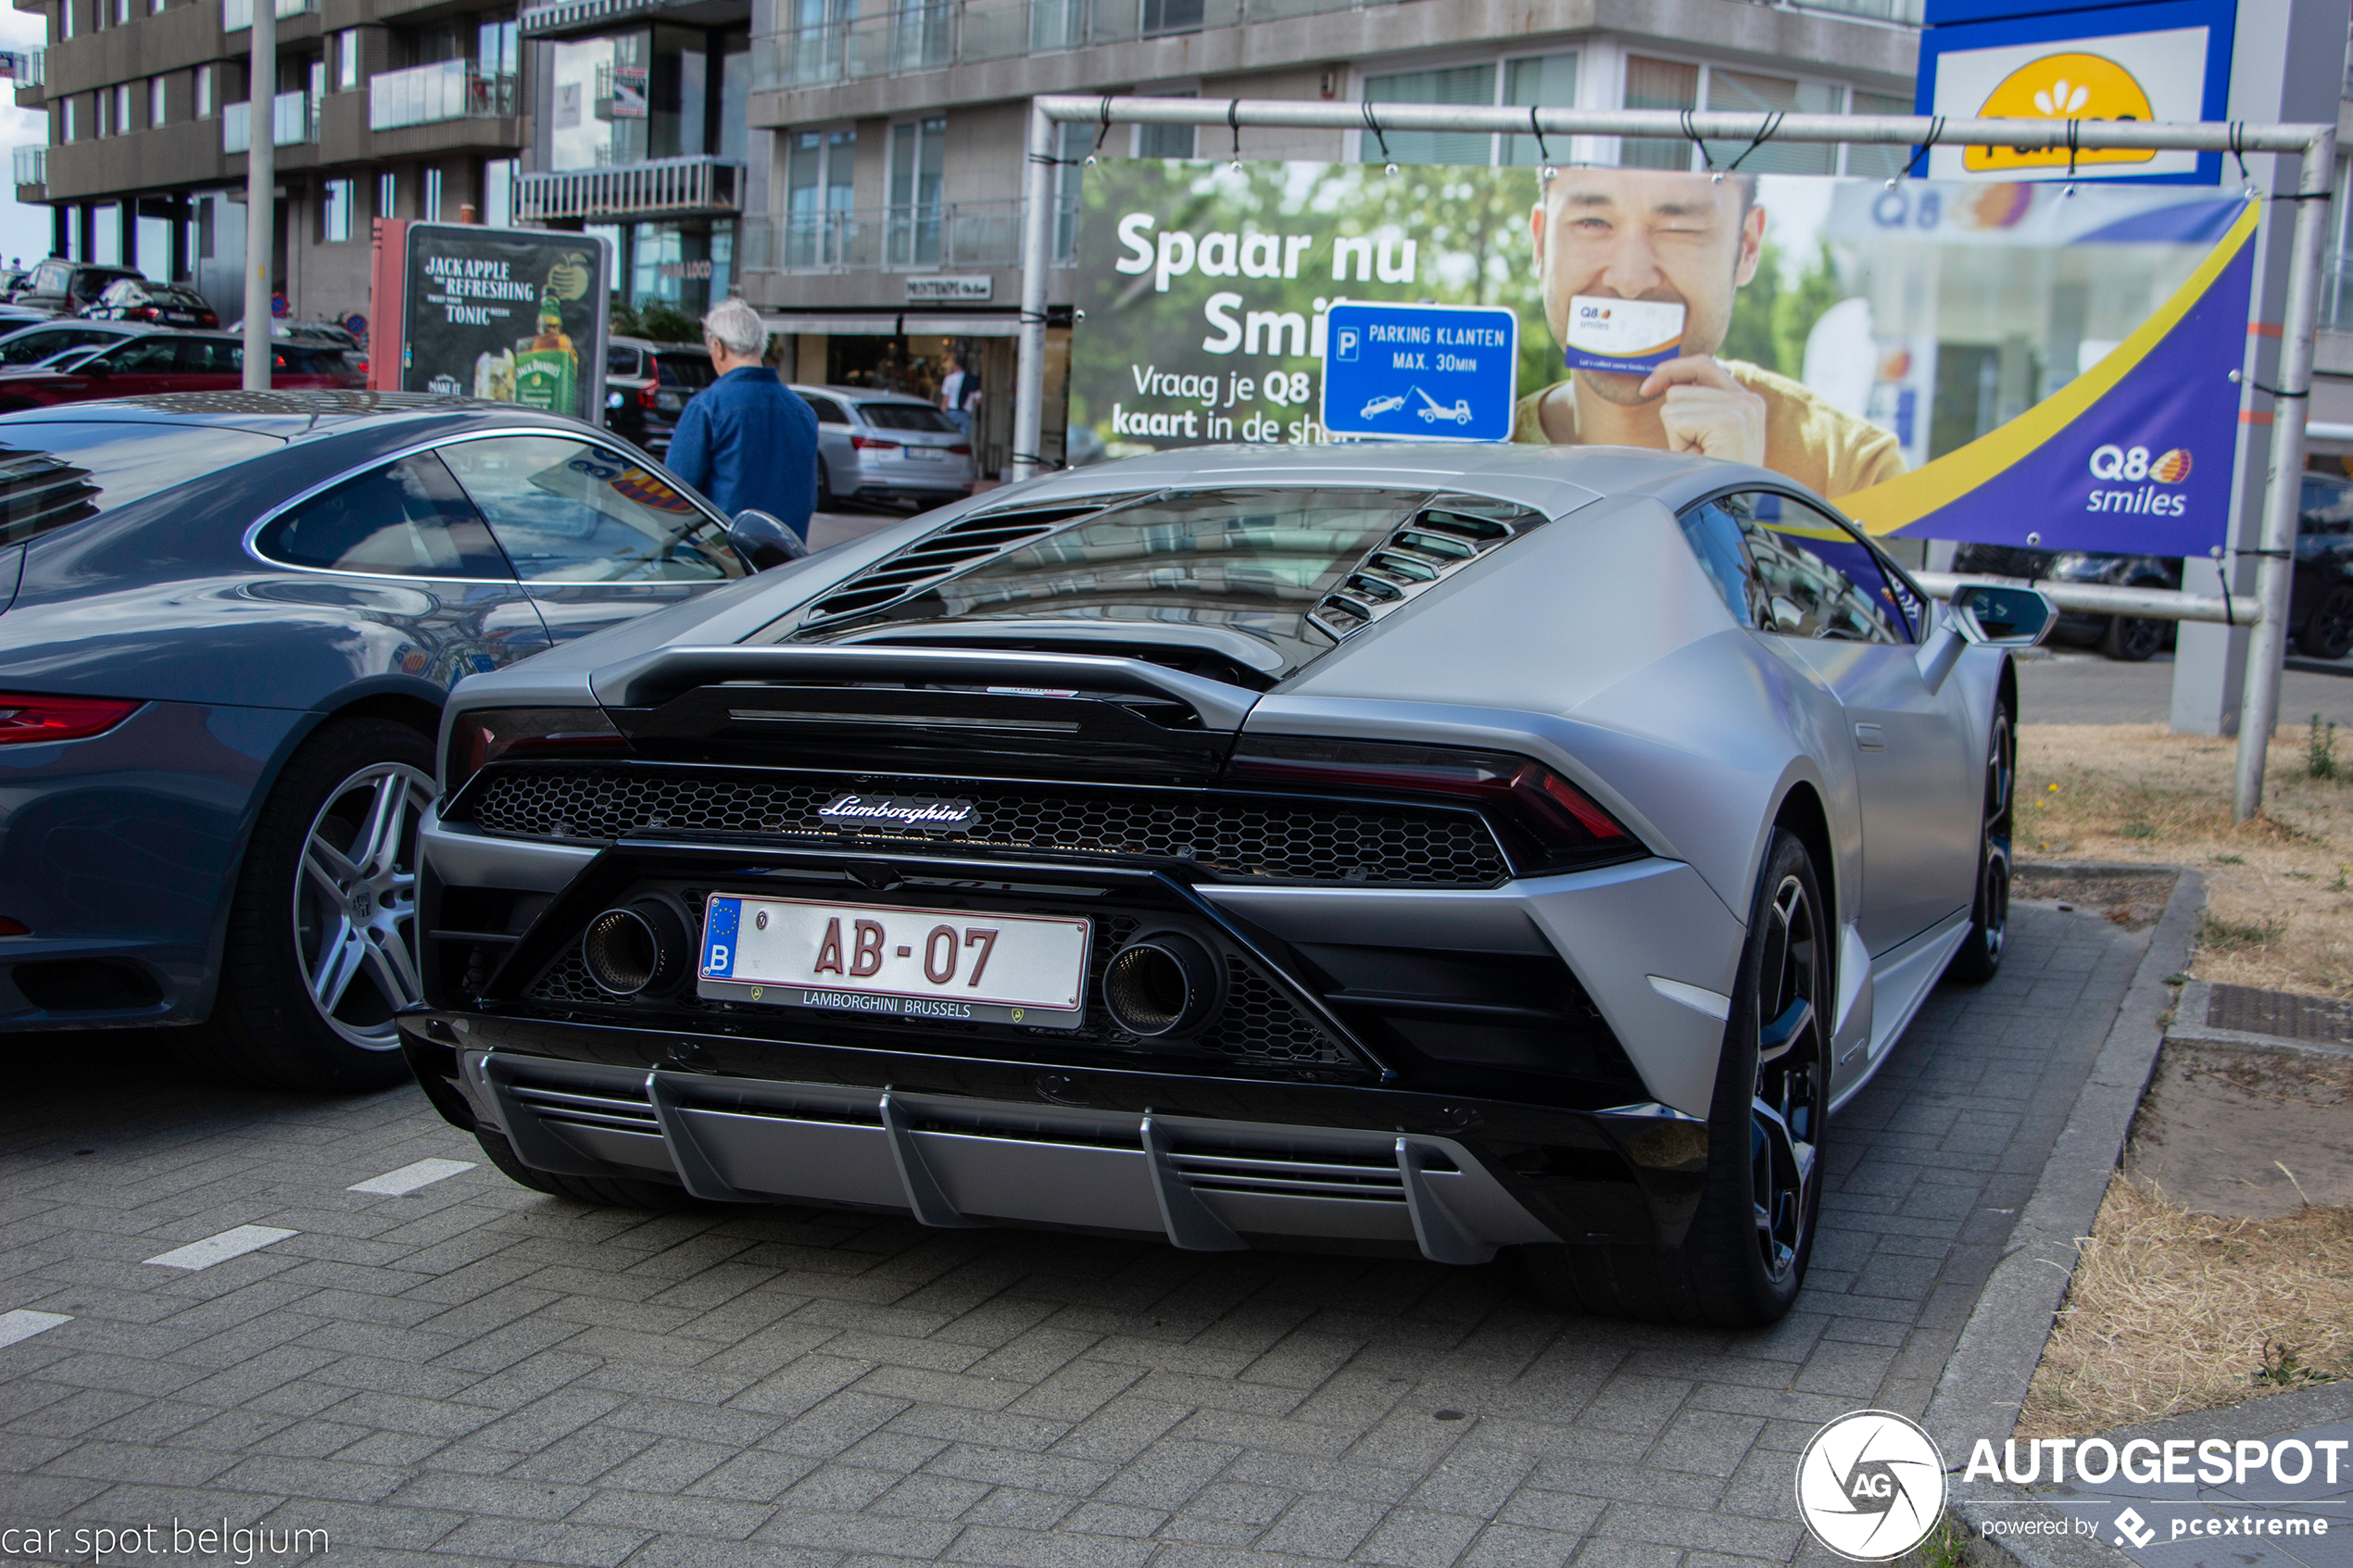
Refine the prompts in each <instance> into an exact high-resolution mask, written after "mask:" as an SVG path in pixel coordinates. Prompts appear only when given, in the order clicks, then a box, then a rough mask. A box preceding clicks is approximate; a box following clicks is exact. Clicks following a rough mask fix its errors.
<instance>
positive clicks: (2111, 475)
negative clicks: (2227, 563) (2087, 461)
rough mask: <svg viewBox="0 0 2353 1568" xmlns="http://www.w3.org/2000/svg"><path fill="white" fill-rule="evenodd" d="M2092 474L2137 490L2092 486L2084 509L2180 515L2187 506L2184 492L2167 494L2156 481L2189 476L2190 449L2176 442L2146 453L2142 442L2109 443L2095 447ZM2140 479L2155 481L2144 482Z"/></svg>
mask: <svg viewBox="0 0 2353 1568" xmlns="http://www.w3.org/2000/svg"><path fill="white" fill-rule="evenodd" d="M2090 466H2091V470H2092V477H2093V478H2094V479H2099V480H2106V481H2108V483H2115V482H2116V481H2118V480H2122V481H2123V482H2124V483H2127V484H2137V485H2140V488H2139V489H2137V490H2094V491H2093V492H2092V493H2091V495H2090V497H2089V498H2088V499H2086V500H2085V502H2084V503H2083V509H2084V510H2085V511H2087V512H2139V513H2142V514H2144V515H2145V516H2149V517H2180V516H2182V515H2183V513H2184V512H2185V511H2187V510H2188V508H2189V504H2190V498H2189V497H2188V496H2186V495H2166V494H2164V493H2163V492H2162V491H2160V490H2158V488H2157V486H2158V485H2159V484H2179V483H2182V481H2183V480H2185V479H2187V478H2189V476H2190V449H2189V448H2188V447H2186V446H2175V447H2172V448H2171V449H2170V450H2168V451H2165V452H2161V453H2159V454H2158V456H2157V457H2155V458H2151V457H2150V456H2149V449H2148V448H2147V447H2145V446H2129V447H2128V446H2118V445H2106V446H2101V447H2098V448H2096V449H2095V450H2094V451H2093V453H2092V460H2091V465H2090ZM2143 480H2149V481H2153V482H2154V483H2147V484H2143V483H2141V482H2142V481H2143Z"/></svg>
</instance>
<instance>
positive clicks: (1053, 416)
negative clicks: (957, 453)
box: [735, 0, 1919, 471]
mask: <svg viewBox="0 0 2353 1568" xmlns="http://www.w3.org/2000/svg"><path fill="white" fill-rule="evenodd" d="M1918 14H1919V13H1918V6H1917V0H1837V4H1836V5H1835V6H1834V7H1833V6H1829V5H1825V6H1809V7H1798V6H1786V5H1759V4H1749V3H1746V0H1390V3H1379V0H1373V3H1365V0H1355V3H1349V0H919V3H916V4H906V5H900V6H885V7H876V6H873V5H872V4H869V5H867V6H864V7H859V6H856V5H855V4H854V0H756V5H755V28H754V34H753V37H752V40H751V57H750V64H751V88H752V91H751V94H750V124H751V127H752V135H751V137H750V139H749V144H750V147H751V169H752V173H751V176H750V178H749V182H748V185H747V188H746V190H745V193H744V194H745V202H744V212H743V216H742V218H741V220H740V223H739V226H738V245H737V251H738V256H739V260H738V263H737V268H736V279H735V283H736V288H737V290H738V291H739V292H741V293H742V294H743V295H745V296H746V297H747V298H748V299H749V300H750V301H751V302H752V303H753V304H754V305H756V306H758V307H760V308H761V311H762V313H763V314H764V315H766V317H767V318H768V320H770V322H771V324H772V326H773V327H774V330H776V331H777V332H780V333H783V334H785V335H786V336H787V337H788V338H789V339H790V342H791V346H790V350H789V352H788V355H787V358H786V366H787V371H788V373H789V374H792V375H794V376H797V377H798V379H799V380H801V381H804V382H824V383H852V384H871V385H875V386H884V387H890V388H893V389H900V390H911V391H915V392H925V391H928V390H929V388H930V386H931V385H932V384H933V383H934V379H935V378H936V376H937V373H938V371H939V370H940V369H941V368H942V367H944V366H945V364H946V363H947V362H948V359H949V358H950V356H951V355H952V356H955V357H958V358H963V360H964V361H965V362H966V363H967V364H968V365H970V366H972V367H973V368H974V369H975V370H978V371H979V373H980V374H981V377H982V380H983V383H984V385H985V387H986V388H987V393H986V394H985V395H984V402H983V405H982V411H981V420H980V422H979V424H978V426H977V428H976V429H975V440H976V444H977V445H978V447H979V454H978V455H979V456H980V458H981V459H982V461H983V463H984V465H985V469H986V470H987V471H997V470H1000V469H1001V468H1002V467H1003V466H1004V464H1005V463H1006V462H1007V461H1008V460H1009V458H1010V455H1011V433H1012V401H1013V399H1012V395H1011V393H1012V384H1013V347H1014V334H1015V332H1016V330H1017V304H1018V299H1019V295H1020V281H1019V269H1018V267H1017V265H1016V262H1017V259H1018V246H1019V237H1020V232H1021V193H1022V170H1023V165H1024V153H1025V149H1024V144H1023V138H1024V135H1025V133H1026V124H1027V101H1028V99H1029V98H1030V96H1031V95H1032V94H1039V93H1085V94H1096V93H1136V94H1171V95H1198V96H1201V97H1204V98H1212V99H1222V98H1232V97H1244V98H1320V99H1340V100H1343V101H1350V102H1365V103H1372V104H1376V105H1378V104H1380V103H1445V104H1504V105H1530V106H1547V107H1597V108H1615V107H1638V108H1712V109H1738V110H1748V111H1755V110H1764V109H1785V110H1790V111H1793V112H1808V113H1833V114H1836V113H1909V112H1910V110H1911V107H1912V82H1913V73H1914V69H1915V63H1916V57H1917V54H1918V32H1917V30H1916V27H1915V26H1914V25H1913V24H1914V22H1915V21H1916V19H1917V17H1918ZM1099 129H1100V128H1098V127H1095V126H1080V125H1067V126H1064V127H1063V143H1062V146H1061V148H1060V149H1059V150H1060V156H1061V157H1062V159H1063V162H1062V163H1061V164H1060V165H1059V166H1058V168H1057V170H1056V174H1057V191H1056V198H1055V199H1056V207H1057V211H1056V214H1055V221H1054V224H1053V233H1054V244H1055V250H1056V259H1057V261H1058V262H1060V263H1063V264H1066V263H1067V262H1068V261H1069V259H1070V257H1071V254H1072V245H1073V241H1074V236H1075V227H1076V210H1077V182H1078V180H1079V179H1080V178H1081V177H1082V175H1081V163H1082V160H1083V158H1084V157H1086V156H1087V155H1088V153H1090V152H1093V151H1096V150H1097V149H1096V144H1097V140H1098V131H1099ZM1232 141H1233V138H1232V136H1231V135H1230V133H1229V132H1227V130H1226V129H1225V128H1224V127H1215V128H1202V129H1200V130H1198V131H1197V130H1195V129H1193V128H1190V127H1181V126H1160V127H1131V126H1120V127H1115V128H1114V129H1113V130H1112V131H1111V132H1109V133H1108V135H1107V136H1105V137H1104V138H1103V140H1102V145H1101V149H1100V152H1101V156H1102V157H1196V156H1199V157H1228V156H1231V155H1232V153H1233V151H1234V147H1233V145H1232ZM1387 144H1388V148H1389V152H1390V156H1393V157H1397V158H1398V159H1400V160H1403V161H1409V162H1418V163H1457V164H1463V163H1469V164H1485V163H1492V162H1505V163H1511V162H1521V163H1533V162H1536V161H1538V151H1537V148H1536V146H1535V144H1534V142H1533V139H1532V138H1529V137H1510V136H1505V137H1491V136H1446V135H1419V136H1416V135H1398V134H1394V133H1392V134H1390V135H1389V136H1388V138H1387ZM1239 149H1240V156H1241V157H1244V158H1248V159H1304V160H1324V161H1344V160H1355V159H1370V160H1372V161H1380V160H1381V155H1380V153H1379V151H1378V146H1377V145H1376V139H1375V137H1374V136H1373V135H1372V134H1370V133H1368V132H1360V131H1353V130H1352V131H1348V132H1328V131H1326V132H1303V131H1302V132H1290V131H1271V130H1246V131H1244V132H1241V135H1240V140H1239ZM1553 152H1554V157H1567V158H1574V159H1577V160H1582V161H1597V162H1617V161H1621V160H1622V161H1628V162H1640V163H1643V164H1647V165H1652V166H1665V167H1684V166H1686V165H1687V164H1688V166H1689V167H1693V168H1697V167H1700V163H1699V157H1700V154H1699V152H1698V150H1697V149H1695V148H1693V147H1692V146H1691V145H1689V144H1683V143H1664V144H1648V143H1642V144H1627V145H1624V146H1621V145H1619V144H1618V142H1617V138H1588V137H1579V138H1577V139H1576V144H1575V145H1574V146H1573V147H1571V146H1563V145H1559V144H1555V145H1554V148H1553ZM1890 156H1891V155H1890V154H1889V152H1888V151H1886V150H1884V149H1873V148H1862V147H1857V148H1839V147H1823V146H1797V145H1785V146H1768V147H1766V148H1763V149H1761V150H1760V151H1759V152H1758V153H1757V154H1756V155H1755V156H1754V157H1751V158H1750V159H1749V162H1748V163H1747V165H1746V167H1748V168H1750V169H1759V170H1760V171H1771V170H1778V171H1787V172H1813V173H1841V172H1850V173H1890V172H1893V171H1894V169H1893V165H1892V163H1891V162H1890ZM1072 287H1073V282H1072V274H1071V273H1070V272H1069V271H1068V270H1067V269H1066V266H1058V267H1057V268H1056V270H1055V271H1054V273H1053V275H1052V279H1051V286H1050V290H1049V299H1050V300H1051V302H1052V305H1053V308H1052V309H1051V312H1050V323H1051V324H1050V331H1049V334H1048V335H1049V350H1048V364H1047V378H1048V393H1049V395H1048V398H1047V406H1048V410H1049V412H1048V420H1049V427H1050V428H1049V431H1048V434H1047V440H1046V444H1045V445H1046V448H1047V455H1048V456H1049V457H1052V456H1056V455H1058V453H1059V450H1060V441H1061V435H1060V432H1059V430H1058V429H1056V428H1053V427H1054V425H1055V424H1056V423H1057V422H1058V421H1059V419H1060V408H1061V405H1062V398H1061V397H1060V396H1059V395H1058V391H1059V379H1060V376H1061V373H1062V368H1063V364H1064V363H1066V360H1067V354H1068V337H1069V333H1068V321H1069V302H1070V300H1071V298H1072Z"/></svg>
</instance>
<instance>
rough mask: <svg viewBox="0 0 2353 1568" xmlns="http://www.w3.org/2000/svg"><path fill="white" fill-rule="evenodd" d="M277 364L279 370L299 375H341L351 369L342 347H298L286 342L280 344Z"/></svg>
mask: <svg viewBox="0 0 2353 1568" xmlns="http://www.w3.org/2000/svg"><path fill="white" fill-rule="evenodd" d="M276 364H277V368H278V369H279V370H290V371H292V372H294V373H295V374H296V375H298V376H340V375H344V374H346V373H348V372H349V370H351V362H350V361H349V360H347V359H346V358H344V357H343V350H342V349H340V348H296V347H291V346H289V345H284V344H281V345H279V346H278V354H277V361H276Z"/></svg>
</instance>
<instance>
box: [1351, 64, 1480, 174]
mask: <svg viewBox="0 0 2353 1568" xmlns="http://www.w3.org/2000/svg"><path fill="white" fill-rule="evenodd" d="M1494 101H1495V68H1494V67H1493V66H1491V65H1475V66H1449V67H1445V68H1443V69H1438V70H1408V71H1400V72H1398V73H1396V74H1395V75H1393V76H1368V77H1366V78H1365V102H1366V103H1368V104H1475V105H1478V106H1479V107H1487V106H1489V105H1491V104H1492V103H1494ZM1383 143H1386V144H1388V148H1389V152H1388V156H1387V158H1384V157H1383V156H1382V153H1381V147H1382V144H1383ZM1358 146H1359V147H1360V149H1361V151H1362V153H1363V157H1364V159H1365V162H1366V163H1381V162H1385V161H1391V160H1393V161H1395V162H1398V163H1492V162H1494V161H1495V138H1494V137H1493V136H1491V135H1483V134H1477V133H1473V132H1463V131H1390V132H1381V133H1379V134H1372V133H1367V134H1365V136H1364V137H1363V138H1362V139H1361V141H1360V142H1359V143H1358Z"/></svg>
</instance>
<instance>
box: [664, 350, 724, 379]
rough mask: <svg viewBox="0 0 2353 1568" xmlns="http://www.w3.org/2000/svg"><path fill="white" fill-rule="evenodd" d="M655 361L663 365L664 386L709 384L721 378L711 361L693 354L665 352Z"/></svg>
mask: <svg viewBox="0 0 2353 1568" xmlns="http://www.w3.org/2000/svg"><path fill="white" fill-rule="evenodd" d="M655 363H656V364H657V365H659V366H660V367H661V384H662V385H664V386H696V387H701V386H709V385H710V384H711V383H712V382H715V381H717V380H718V379H719V376H718V373H717V372H716V371H714V370H712V369H711V361H710V360H708V359H705V358H700V357H699V356H697V355H692V354H664V355H661V356H659V357H658V358H656V360H655Z"/></svg>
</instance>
